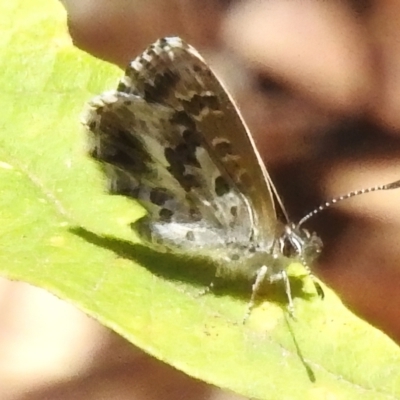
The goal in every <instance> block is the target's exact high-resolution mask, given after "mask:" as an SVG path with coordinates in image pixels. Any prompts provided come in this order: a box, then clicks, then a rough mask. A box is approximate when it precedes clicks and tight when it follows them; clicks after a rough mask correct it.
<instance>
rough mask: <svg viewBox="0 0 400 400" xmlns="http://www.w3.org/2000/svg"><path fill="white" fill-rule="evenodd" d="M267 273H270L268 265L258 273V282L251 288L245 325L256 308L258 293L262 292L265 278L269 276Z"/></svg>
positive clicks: (244, 319) (244, 320)
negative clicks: (261, 288)
mask: <svg viewBox="0 0 400 400" xmlns="http://www.w3.org/2000/svg"><path fill="white" fill-rule="evenodd" d="M267 272H268V267H267V266H266V265H263V266H262V267H261V268H260V269H259V270H258V271H257V275H256V280H255V281H254V283H253V285H252V287H251V298H250V301H249V303H248V304H247V309H246V312H245V314H244V318H243V324H244V323H246V321H247V320H248V318H249V317H250V314H251V311H252V309H253V308H254V304H255V300H256V297H257V293H258V291H259V290H260V287H261V285H262V283H263V281H264V279H265V277H266V276H267Z"/></svg>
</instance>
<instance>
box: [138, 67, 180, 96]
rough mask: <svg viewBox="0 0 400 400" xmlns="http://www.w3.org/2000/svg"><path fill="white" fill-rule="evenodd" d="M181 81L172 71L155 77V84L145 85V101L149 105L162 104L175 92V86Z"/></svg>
mask: <svg viewBox="0 0 400 400" xmlns="http://www.w3.org/2000/svg"><path fill="white" fill-rule="evenodd" d="M179 79H180V77H179V75H177V74H176V73H175V72H173V71H170V70H166V71H165V72H164V73H163V74H160V73H159V74H157V75H155V77H154V83H144V85H143V92H144V98H145V100H146V101H148V102H149V103H161V104H162V103H163V102H164V101H165V99H167V98H168V97H170V93H171V92H172V91H174V90H175V85H176V84H177V83H178V82H179Z"/></svg>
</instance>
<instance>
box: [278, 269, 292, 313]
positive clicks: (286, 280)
mask: <svg viewBox="0 0 400 400" xmlns="http://www.w3.org/2000/svg"><path fill="white" fill-rule="evenodd" d="M280 275H281V279H282V280H283V284H284V285H285V293H286V297H287V299H288V311H289V314H290V316H291V317H294V306H293V297H292V290H291V288H290V280H289V277H288V274H287V272H286V271H282V272H281V274H280Z"/></svg>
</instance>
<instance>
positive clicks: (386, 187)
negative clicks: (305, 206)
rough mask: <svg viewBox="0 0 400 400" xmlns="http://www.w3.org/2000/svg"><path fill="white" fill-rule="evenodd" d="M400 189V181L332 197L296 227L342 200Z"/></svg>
mask: <svg viewBox="0 0 400 400" xmlns="http://www.w3.org/2000/svg"><path fill="white" fill-rule="evenodd" d="M399 188H400V180H398V181H395V182H392V183H388V184H386V185H378V186H372V187H369V188H366V189H361V190H355V191H353V192H349V193H347V194H345V195H343V196H338V197H334V198H333V199H332V200H329V201H327V202H326V203H324V204H321V205H320V206H319V207H317V208H315V209H314V210H312V211H311V212H309V213H308V214H307V215H305V216H304V217H303V218H302V219H301V220H300V221H299V223H298V224H297V226H301V225H303V224H304V222H306V221H308V220H309V219H310V218H312V217H314V216H315V215H317V214H319V213H320V212H321V211H324V210H326V209H327V208H330V207H332V206H333V205H335V204H337V203H340V202H341V201H343V200H347V199H351V198H352V197H356V196H359V195H361V194H366V193H371V192H377V191H380V190H392V189H399Z"/></svg>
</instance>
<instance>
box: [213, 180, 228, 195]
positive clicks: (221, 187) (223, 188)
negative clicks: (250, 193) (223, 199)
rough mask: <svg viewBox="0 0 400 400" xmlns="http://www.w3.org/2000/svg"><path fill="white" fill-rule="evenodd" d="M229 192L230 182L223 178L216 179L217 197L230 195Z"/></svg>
mask: <svg viewBox="0 0 400 400" xmlns="http://www.w3.org/2000/svg"><path fill="white" fill-rule="evenodd" d="M229 191H230V186H229V185H228V182H227V181H226V180H225V179H224V178H223V177H222V176H218V177H217V178H216V179H215V193H216V194H217V196H223V195H224V194H227V193H229Z"/></svg>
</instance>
